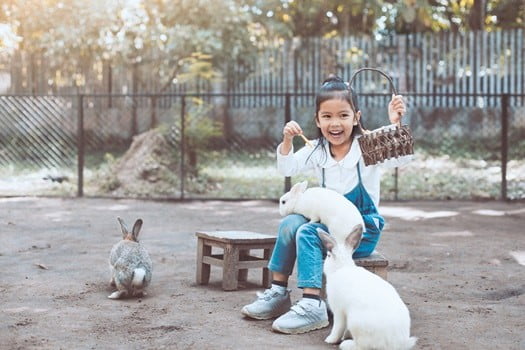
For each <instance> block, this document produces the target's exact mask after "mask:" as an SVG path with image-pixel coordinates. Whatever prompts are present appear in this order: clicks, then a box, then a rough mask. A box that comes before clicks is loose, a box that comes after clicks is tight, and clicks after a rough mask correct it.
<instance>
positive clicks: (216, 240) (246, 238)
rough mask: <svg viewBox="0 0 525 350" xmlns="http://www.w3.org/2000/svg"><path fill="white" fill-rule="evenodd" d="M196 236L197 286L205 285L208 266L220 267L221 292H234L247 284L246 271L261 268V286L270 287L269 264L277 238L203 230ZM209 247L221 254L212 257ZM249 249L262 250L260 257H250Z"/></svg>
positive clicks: (243, 232)
mask: <svg viewBox="0 0 525 350" xmlns="http://www.w3.org/2000/svg"><path fill="white" fill-rule="evenodd" d="M195 235H196V236H197V276H196V277H197V278H196V280H197V283H198V284H208V282H209V280H210V267H211V265H214V266H221V267H222V289H224V290H235V289H237V286H238V282H239V281H246V279H247V277H248V269H252V268H262V285H263V287H265V288H269V287H270V284H271V272H270V270H269V269H268V267H267V266H268V261H269V260H270V255H271V253H272V250H273V246H274V245H275V240H276V237H274V236H270V235H265V234H262V233H256V232H249V231H202V232H196V233H195ZM212 247H219V248H222V249H223V254H212ZM251 249H263V257H262V258H260V257H257V256H253V255H250V250H251Z"/></svg>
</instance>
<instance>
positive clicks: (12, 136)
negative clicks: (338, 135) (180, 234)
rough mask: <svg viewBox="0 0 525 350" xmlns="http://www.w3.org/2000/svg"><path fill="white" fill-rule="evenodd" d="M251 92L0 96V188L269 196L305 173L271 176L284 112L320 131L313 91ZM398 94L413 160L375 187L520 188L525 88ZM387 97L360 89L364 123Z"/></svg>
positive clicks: (407, 195) (436, 190) (378, 118)
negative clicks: (258, 100) (265, 102)
mask: <svg viewBox="0 0 525 350" xmlns="http://www.w3.org/2000/svg"><path fill="white" fill-rule="evenodd" d="M253 95H254V94H249V93H246V94H198V95H197V94H164V95H158V94H136V95H62V96H33V95H31V96H21V95H3V96H0V178H1V180H0V196H17V195H54V196H109V197H134V198H157V199H166V198H167V199H176V200H180V199H277V198H278V197H279V196H280V195H281V194H282V193H283V191H284V189H285V186H286V185H287V184H289V183H290V182H296V181H299V180H301V179H303V178H310V175H308V174H307V175H305V176H303V177H294V178H293V179H289V180H290V181H288V182H287V181H285V179H283V177H281V176H279V175H278V174H277V171H276V169H275V148H276V146H277V145H278V143H279V142H280V141H281V138H282V126H283V125H284V123H285V122H286V121H287V120H291V119H294V120H297V121H298V122H299V123H300V124H301V125H302V126H303V129H304V130H305V134H306V135H307V136H308V137H309V138H315V137H316V135H317V130H316V127H315V123H314V120H313V113H314V107H313V100H314V98H313V95H312V94H309V93H303V94H299V93H283V94H275V93H274V94H256V95H257V96H259V97H264V98H266V99H271V100H273V101H274V104H273V106H272V107H268V106H258V105H248V106H244V107H240V106H237V105H236V104H235V103H232V101H238V100H239V99H242V98H243V97H244V98H247V99H248V98H250V97H252V96H253ZM404 96H405V98H406V100H407V104H408V109H409V112H408V114H407V115H406V117H405V118H404V120H405V121H406V122H407V123H408V124H409V125H410V126H411V128H412V130H413V134H414V138H415V160H414V161H413V162H412V163H411V164H410V165H408V166H407V167H404V168H400V169H395V170H388V171H386V172H385V174H384V176H383V180H382V198H383V199H445V198H449V199H478V198H483V199H505V200H507V199H524V198H525V190H524V188H525V175H524V174H525V141H524V140H525V109H524V107H523V101H524V99H525V95H524V94H451V93H448V94H432V95H426V94H409V93H405V94H404ZM422 97H424V98H422ZM389 98H390V95H389V94H363V95H361V96H360V107H361V110H362V114H363V121H364V123H365V127H367V128H369V129H373V128H375V127H378V126H381V125H384V124H386V123H387V116H386V106H387V103H388V100H389ZM433 99H439V100H440V101H449V103H448V104H447V106H443V105H442V104H436V105H432V104H431V103H430V104H429V103H428V101H432V100H433ZM250 100H254V99H250ZM462 101H463V102H462ZM465 101H470V102H471V103H465ZM436 106H438V107H436ZM295 146H296V147H297V148H299V147H302V146H303V143H302V141H301V140H299V139H298V140H296V144H295Z"/></svg>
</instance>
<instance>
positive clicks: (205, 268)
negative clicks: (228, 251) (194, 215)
mask: <svg viewBox="0 0 525 350" xmlns="http://www.w3.org/2000/svg"><path fill="white" fill-rule="evenodd" d="M210 255H211V246H210V245H207V244H206V243H205V242H204V240H203V239H201V238H199V239H198V240H197V274H196V280H197V283H198V284H208V282H209V281H210V265H209V264H204V263H203V262H202V258H203V257H204V256H210Z"/></svg>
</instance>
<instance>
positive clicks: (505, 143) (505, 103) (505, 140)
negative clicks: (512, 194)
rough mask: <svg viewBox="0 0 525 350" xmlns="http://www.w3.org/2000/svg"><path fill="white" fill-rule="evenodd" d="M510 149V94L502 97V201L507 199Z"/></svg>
mask: <svg viewBox="0 0 525 350" xmlns="http://www.w3.org/2000/svg"><path fill="white" fill-rule="evenodd" d="M508 148H509V94H503V95H501V199H502V200H504V201H506V200H507V199H508V198H507V158H508Z"/></svg>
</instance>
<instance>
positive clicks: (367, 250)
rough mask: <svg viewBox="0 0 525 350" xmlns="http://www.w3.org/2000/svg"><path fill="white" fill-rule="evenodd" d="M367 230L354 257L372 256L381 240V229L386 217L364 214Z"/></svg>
mask: <svg viewBox="0 0 525 350" xmlns="http://www.w3.org/2000/svg"><path fill="white" fill-rule="evenodd" d="M363 220H364V222H365V228H366V231H365V233H364V234H363V238H362V239H361V243H359V247H357V249H356V250H355V252H354V254H353V257H354V259H355V258H364V257H367V256H370V254H372V252H373V251H374V249H375V248H376V246H377V243H378V242H379V238H380V237H381V231H382V230H383V227H384V226H385V219H384V218H383V217H382V216H381V215H379V214H365V215H363Z"/></svg>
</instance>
